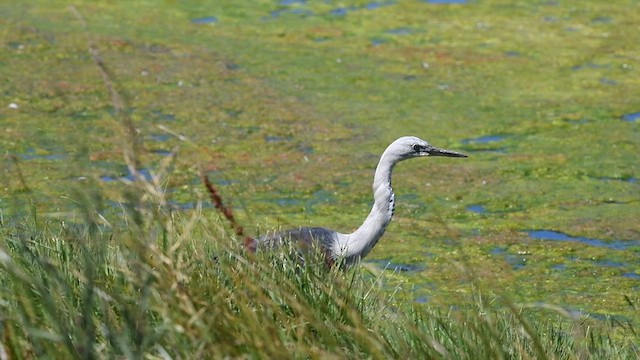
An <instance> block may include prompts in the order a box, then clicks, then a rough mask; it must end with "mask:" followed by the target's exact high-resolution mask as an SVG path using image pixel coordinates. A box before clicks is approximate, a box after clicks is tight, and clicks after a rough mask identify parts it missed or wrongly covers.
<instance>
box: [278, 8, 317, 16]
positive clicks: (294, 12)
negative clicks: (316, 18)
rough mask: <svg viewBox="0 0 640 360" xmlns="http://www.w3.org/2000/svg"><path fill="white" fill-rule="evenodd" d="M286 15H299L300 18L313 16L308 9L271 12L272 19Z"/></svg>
mask: <svg viewBox="0 0 640 360" xmlns="http://www.w3.org/2000/svg"><path fill="white" fill-rule="evenodd" d="M286 14H291V15H300V16H313V15H314V13H313V11H311V10H309V9H300V8H292V9H280V10H274V11H272V12H271V17H272V18H277V17H280V16H281V15H286Z"/></svg>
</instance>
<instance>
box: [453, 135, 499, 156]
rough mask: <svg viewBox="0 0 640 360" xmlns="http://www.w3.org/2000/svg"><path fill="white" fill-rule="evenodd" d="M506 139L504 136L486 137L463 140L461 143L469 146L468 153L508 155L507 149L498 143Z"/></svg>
mask: <svg viewBox="0 0 640 360" xmlns="http://www.w3.org/2000/svg"><path fill="white" fill-rule="evenodd" d="M506 138H507V137H506V136H504V135H486V136H480V137H476V138H468V139H463V140H462V141H461V142H462V144H464V145H469V147H467V148H466V150H467V151H474V152H497V153H506V152H507V149H506V148H505V147H499V146H498V143H500V142H501V141H503V140H505V139H506Z"/></svg>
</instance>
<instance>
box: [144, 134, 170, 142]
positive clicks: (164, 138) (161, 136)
mask: <svg viewBox="0 0 640 360" xmlns="http://www.w3.org/2000/svg"><path fill="white" fill-rule="evenodd" d="M147 139H149V140H151V141H157V142H165V141H168V140H169V139H171V135H169V134H149V135H147Z"/></svg>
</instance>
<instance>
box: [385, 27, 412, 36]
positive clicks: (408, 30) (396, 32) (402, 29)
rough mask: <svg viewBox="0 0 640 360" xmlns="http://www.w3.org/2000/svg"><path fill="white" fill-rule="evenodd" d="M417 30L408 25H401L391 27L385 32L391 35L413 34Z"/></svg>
mask: <svg viewBox="0 0 640 360" xmlns="http://www.w3.org/2000/svg"><path fill="white" fill-rule="evenodd" d="M414 32H415V30H413V29H411V28H408V27H399V28H395V29H389V30H387V31H385V33H387V34H389V35H411V34H413V33H414Z"/></svg>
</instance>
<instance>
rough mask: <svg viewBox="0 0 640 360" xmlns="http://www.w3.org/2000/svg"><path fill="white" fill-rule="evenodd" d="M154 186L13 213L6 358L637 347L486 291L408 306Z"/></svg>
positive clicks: (599, 353) (1, 295)
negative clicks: (58, 216)
mask: <svg viewBox="0 0 640 360" xmlns="http://www.w3.org/2000/svg"><path fill="white" fill-rule="evenodd" d="M155 180H157V179H155ZM153 183H154V179H151V180H145V179H139V181H137V182H133V183H131V184H130V187H131V189H130V191H129V192H128V193H127V195H126V197H127V198H129V200H130V201H129V202H128V203H127V204H123V205H122V208H121V211H122V213H121V214H115V213H114V214H113V215H112V216H111V215H105V214H104V213H102V212H101V211H100V210H99V209H100V207H101V205H100V196H99V194H93V195H87V194H84V196H83V195H82V194H79V195H78V198H81V199H83V200H81V201H80V202H79V208H80V209H81V211H80V213H82V214H84V218H83V219H79V220H78V221H76V222H73V223H70V222H57V221H56V222H54V221H50V220H47V221H41V220H39V219H38V217H37V213H36V212H35V210H34V211H33V213H32V214H31V217H30V220H24V218H23V219H22V220H17V219H10V218H3V219H2V225H1V232H0V244H2V245H0V359H23V358H58V359H72V358H77V359H80V358H84V359H90V358H107V357H109V358H112V357H125V358H163V359H173V358H228V357H249V358H322V359H326V358H376V359H380V358H411V359H426V358H442V359H530V358H537V359H545V358H549V359H589V358H593V359H636V358H637V357H638V356H639V355H640V349H639V348H638V340H639V336H638V334H637V333H636V330H635V329H634V328H633V326H632V325H630V324H623V323H620V322H614V321H597V322H594V321H592V320H589V319H584V318H583V319H575V318H571V317H569V316H568V315H567V314H564V313H563V312H562V311H561V310H559V309H552V308H550V307H547V306H545V305H536V306H535V307H530V306H520V305H516V304H513V303H511V302H510V301H509V300H508V299H502V298H499V297H493V298H491V299H488V298H486V297H485V296H483V295H482V289H479V290H478V291H476V292H475V294H474V295H473V296H470V297H469V299H468V302H467V303H466V304H464V305H463V306H461V307H459V306H456V307H451V308H450V309H443V308H437V307H428V306H425V305H419V304H411V303H404V304H398V303H397V302H396V301H394V298H393V296H392V295H391V296H389V295H388V292H385V291H384V289H383V288H382V287H383V284H381V282H382V281H383V280H382V279H383V278H382V277H376V276H372V275H371V274H370V273H368V272H367V271H365V270H364V269H363V268H362V267H356V268H355V269H352V270H350V271H348V272H346V273H345V272H341V271H336V270H327V269H325V268H324V266H322V261H320V260H318V261H314V260H315V259H314V258H312V259H310V261H308V262H307V264H308V265H307V266H305V267H301V266H299V265H298V264H297V263H296V262H295V261H292V260H290V259H288V258H287V257H285V256H282V252H279V253H272V254H264V255H263V256H258V257H254V256H251V257H248V256H247V254H245V253H243V251H242V249H241V245H240V243H239V242H237V241H235V239H234V237H233V236H231V235H228V234H227V233H226V232H225V230H224V226H222V225H221V222H220V220H219V219H218V218H216V217H215V216H214V217H211V216H206V215H204V214H203V213H202V211H201V209H197V210H195V211H193V212H192V213H191V214H190V215H187V214H186V213H184V212H181V213H175V212H171V211H170V210H169V208H168V207H166V206H164V205H163V199H162V195H161V192H154V191H151V190H152V189H153V187H154V185H153ZM156 183H157V181H156ZM145 189H146V190H145ZM159 194H160V195H159ZM34 209H35V207H34ZM111 217H112V218H111ZM123 219H124V221H122V220H123ZM116 223H117V224H120V225H117V226H116V225H111V224H116ZM310 256H313V255H310ZM318 259H319V258H318ZM488 304H490V305H488ZM545 309H546V310H545ZM541 310H542V311H541ZM547 310H550V311H547ZM541 313H545V316H539V315H540V314H541Z"/></svg>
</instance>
